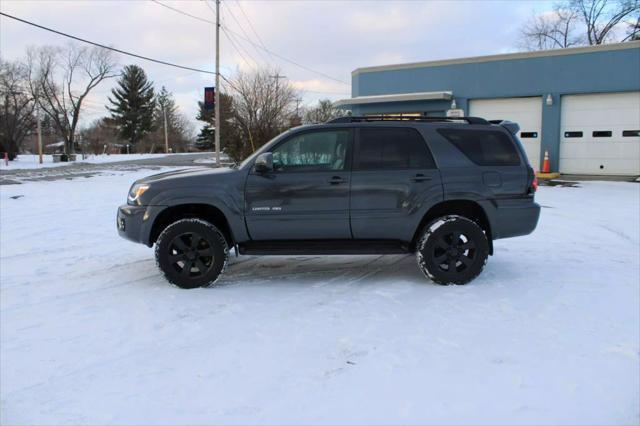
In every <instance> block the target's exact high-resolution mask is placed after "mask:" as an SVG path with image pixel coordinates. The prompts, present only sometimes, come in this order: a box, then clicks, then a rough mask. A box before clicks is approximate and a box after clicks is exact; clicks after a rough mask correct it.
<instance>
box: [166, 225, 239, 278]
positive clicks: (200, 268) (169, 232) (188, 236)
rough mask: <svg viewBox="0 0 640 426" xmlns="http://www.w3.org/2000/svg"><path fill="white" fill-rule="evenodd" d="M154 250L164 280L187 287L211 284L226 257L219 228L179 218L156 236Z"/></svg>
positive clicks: (225, 243) (224, 245)
mask: <svg viewBox="0 0 640 426" xmlns="http://www.w3.org/2000/svg"><path fill="white" fill-rule="evenodd" d="M155 253H156V264H157V265H158V267H159V268H160V270H162V272H163V273H164V276H165V278H166V279H167V281H169V282H170V283H172V284H175V285H177V286H178V287H180V288H187V289H190V288H197V287H208V286H210V285H211V284H213V283H214V282H215V281H216V280H217V279H218V277H219V276H220V274H221V273H222V271H223V270H224V268H225V266H226V264H227V260H228V257H229V249H228V247H227V242H226V240H225V238H224V236H223V235H222V233H221V232H220V230H219V229H218V228H216V227H215V226H214V225H212V224H211V223H209V222H206V221H204V220H201V219H181V220H179V221H177V222H174V223H172V224H171V225H169V226H167V227H166V228H165V230H164V231H162V233H161V234H160V236H159V237H158V241H157V242H156V251H155Z"/></svg>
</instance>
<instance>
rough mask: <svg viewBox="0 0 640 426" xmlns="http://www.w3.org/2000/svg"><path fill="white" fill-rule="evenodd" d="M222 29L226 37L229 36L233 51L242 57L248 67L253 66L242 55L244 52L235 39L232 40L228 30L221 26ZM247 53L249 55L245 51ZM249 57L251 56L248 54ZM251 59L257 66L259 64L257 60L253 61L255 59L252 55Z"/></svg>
mask: <svg viewBox="0 0 640 426" xmlns="http://www.w3.org/2000/svg"><path fill="white" fill-rule="evenodd" d="M221 28H222V32H223V33H224V35H225V36H227V40H229V42H231V47H233V49H234V50H235V51H236V52H237V53H238V55H240V57H241V58H242V60H243V61H244V62H245V63H246V64H247V65H251V63H250V62H249V61H248V60H247V58H246V57H245V56H244V55H243V54H242V52H241V51H240V49H239V48H238V46H236V43H235V42H234V41H233V39H232V38H231V36H230V35H229V34H228V33H227V30H225V29H224V27H223V26H221ZM245 53H247V52H246V51H245ZM247 55H249V54H248V53H247ZM249 57H250V58H251V60H252V61H253V62H254V63H255V64H256V65H257V64H258V63H257V62H256V60H255V59H253V57H252V56H251V55H249Z"/></svg>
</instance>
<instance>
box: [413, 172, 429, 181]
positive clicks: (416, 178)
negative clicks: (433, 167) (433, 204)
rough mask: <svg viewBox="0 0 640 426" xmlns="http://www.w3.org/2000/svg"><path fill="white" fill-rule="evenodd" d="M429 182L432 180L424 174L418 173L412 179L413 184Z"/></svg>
mask: <svg viewBox="0 0 640 426" xmlns="http://www.w3.org/2000/svg"><path fill="white" fill-rule="evenodd" d="M427 180H431V178H430V177H429V176H425V175H423V174H422V173H418V174H416V175H415V176H413V177H412V178H411V181H412V182H424V181H427Z"/></svg>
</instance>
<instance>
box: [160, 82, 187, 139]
mask: <svg viewBox="0 0 640 426" xmlns="http://www.w3.org/2000/svg"><path fill="white" fill-rule="evenodd" d="M165 113H166V115H167V129H168V131H169V133H181V129H180V126H181V123H180V117H179V115H178V107H177V106H176V101H175V100H174V99H173V95H172V94H171V92H169V91H168V90H167V89H166V88H165V87H164V86H162V89H160V92H159V93H158V96H156V110H155V119H154V122H155V125H154V127H155V128H160V129H163V131H164V115H165Z"/></svg>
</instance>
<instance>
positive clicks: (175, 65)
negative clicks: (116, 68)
mask: <svg viewBox="0 0 640 426" xmlns="http://www.w3.org/2000/svg"><path fill="white" fill-rule="evenodd" d="M0 15H2V16H6V17H7V18H11V19H14V20H16V21H19V22H22V23H24V24H27V25H31V26H33V27H36V28H40V29H42V30H45V31H49V32H52V33H55V34H58V35H61V36H64V37H68V38H71V39H73V40H77V41H81V42H83V43H87V44H91V45H94V46H97V47H100V48H102V49H107V50H111V51H113V52H117V53H120V54H122V55H127V56H132V57H134V58H138V59H143V60H145V61H149V62H155V63H156V64H161V65H166V66H169V67H174V68H182V69H184V70H188V71H195V72H200V73H204V74H211V75H215V74H216V73H215V72H213V71H207V70H202V69H198V68H192V67H186V66H184V65H178V64H173V63H171V62H166V61H161V60H159V59H153V58H150V57H148V56H142V55H138V54H137V53H131V52H127V51H124V50H120V49H116V48H115V47H109V46H106V45H104V44H100V43H96V42H94V41H90V40H87V39H84V38H80V37H76V36H74V35H71V34H67V33H63V32H62V31H58V30H54V29H52V28H49V27H45V26H43V25H38V24H36V23H34V22H31V21H27V20H24V19H21V18H18V17H16V16H13V15H9V14H8V13H4V12H0Z"/></svg>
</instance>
